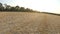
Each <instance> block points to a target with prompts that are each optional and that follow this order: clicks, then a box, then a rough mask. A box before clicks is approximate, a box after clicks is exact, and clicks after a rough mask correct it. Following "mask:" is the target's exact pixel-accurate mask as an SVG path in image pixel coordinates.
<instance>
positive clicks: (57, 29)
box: [0, 12, 60, 34]
mask: <svg viewBox="0 0 60 34" xmlns="http://www.w3.org/2000/svg"><path fill="white" fill-rule="evenodd" d="M0 34H60V16H57V15H51V14H44V13H34V12H0Z"/></svg>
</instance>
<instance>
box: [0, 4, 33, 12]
mask: <svg viewBox="0 0 60 34" xmlns="http://www.w3.org/2000/svg"><path fill="white" fill-rule="evenodd" d="M0 11H22V12H32V11H33V10H32V9H29V8H24V7H19V6H15V7H13V6H10V5H7V4H2V3H0Z"/></svg>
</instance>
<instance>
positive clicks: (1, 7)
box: [0, 3, 4, 11]
mask: <svg viewBox="0 0 60 34" xmlns="http://www.w3.org/2000/svg"><path fill="white" fill-rule="evenodd" d="M3 10H4V7H3V4H2V3H0V11H3Z"/></svg>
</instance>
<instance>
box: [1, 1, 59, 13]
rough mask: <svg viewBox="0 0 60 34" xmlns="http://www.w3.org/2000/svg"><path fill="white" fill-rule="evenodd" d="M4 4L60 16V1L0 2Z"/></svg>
mask: <svg viewBox="0 0 60 34" xmlns="http://www.w3.org/2000/svg"><path fill="white" fill-rule="evenodd" d="M0 2H1V3H3V4H8V5H11V6H16V5H18V6H20V7H25V8H31V9H33V10H37V11H40V12H51V13H58V14H60V0H0Z"/></svg>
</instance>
